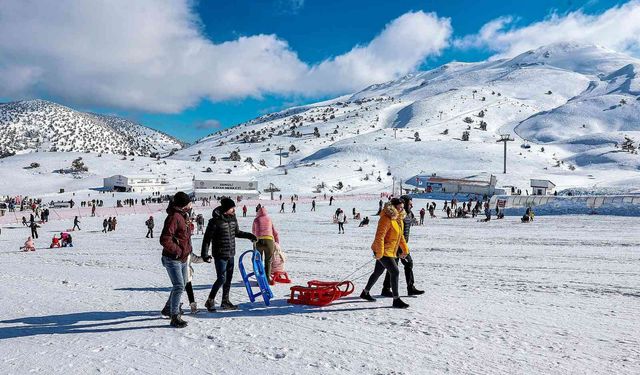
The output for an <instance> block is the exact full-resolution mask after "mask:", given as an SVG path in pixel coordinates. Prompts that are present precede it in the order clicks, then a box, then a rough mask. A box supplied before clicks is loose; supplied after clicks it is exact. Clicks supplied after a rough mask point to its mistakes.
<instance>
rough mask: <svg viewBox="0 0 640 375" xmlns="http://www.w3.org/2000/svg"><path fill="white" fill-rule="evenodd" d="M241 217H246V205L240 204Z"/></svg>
mask: <svg viewBox="0 0 640 375" xmlns="http://www.w3.org/2000/svg"><path fill="white" fill-rule="evenodd" d="M242 217H247V205H246V204H245V205H244V206H242Z"/></svg>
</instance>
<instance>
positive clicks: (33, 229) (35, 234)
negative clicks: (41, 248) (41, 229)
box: [31, 228, 38, 238]
mask: <svg viewBox="0 0 640 375" xmlns="http://www.w3.org/2000/svg"><path fill="white" fill-rule="evenodd" d="M31 237H32V238H38V230H37V229H36V228H31Z"/></svg>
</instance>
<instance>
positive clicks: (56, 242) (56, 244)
mask: <svg viewBox="0 0 640 375" xmlns="http://www.w3.org/2000/svg"><path fill="white" fill-rule="evenodd" d="M54 247H60V239H59V238H58V237H56V235H55V234H54V235H53V238H52V239H51V245H49V249H53V248H54Z"/></svg>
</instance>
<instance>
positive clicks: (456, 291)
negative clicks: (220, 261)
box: [0, 198, 640, 374]
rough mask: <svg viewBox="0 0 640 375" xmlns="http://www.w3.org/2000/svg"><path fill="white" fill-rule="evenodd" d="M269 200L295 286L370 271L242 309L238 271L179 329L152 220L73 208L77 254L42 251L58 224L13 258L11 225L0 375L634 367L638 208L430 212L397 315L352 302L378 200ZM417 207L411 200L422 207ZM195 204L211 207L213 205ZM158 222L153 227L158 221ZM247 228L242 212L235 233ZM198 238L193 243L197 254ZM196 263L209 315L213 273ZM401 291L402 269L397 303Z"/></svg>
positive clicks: (639, 360) (639, 358) (638, 354)
mask: <svg viewBox="0 0 640 375" xmlns="http://www.w3.org/2000/svg"><path fill="white" fill-rule="evenodd" d="M263 203H264V202H263ZM277 203H278V202H276V204H277ZM267 204H268V205H269V207H270V211H271V212H272V217H273V220H274V222H275V225H276V226H277V228H278V229H279V231H280V233H281V238H282V246H283V248H284V249H285V251H286V253H287V255H288V262H287V265H286V268H287V270H288V272H289V274H290V275H291V277H292V278H293V279H294V282H295V283H299V284H304V283H305V282H306V281H307V280H311V279H330V280H338V279H341V278H343V277H346V276H347V275H349V274H351V273H353V271H355V270H357V268H358V267H360V266H364V267H363V268H362V269H361V270H359V271H357V272H355V273H354V274H353V276H352V277H350V278H351V279H352V280H354V282H355V284H356V293H354V295H352V296H350V297H347V298H344V299H342V300H339V301H337V302H336V303H333V304H332V305H330V306H327V307H323V308H314V307H305V306H293V305H288V304H287V303H286V301H285V299H286V297H287V292H288V286H286V285H278V286H276V287H275V288H274V292H275V294H276V299H275V301H273V306H272V307H269V308H265V307H264V306H263V305H261V304H259V303H258V304H251V303H249V302H248V297H247V296H246V293H245V291H244V288H243V287H242V285H241V283H240V278H239V273H238V272H237V271H236V273H235V275H234V280H235V281H234V283H233V287H232V292H231V296H232V301H234V302H236V303H238V304H239V305H240V310H239V311H235V312H220V313H206V312H201V313H199V314H196V315H187V316H185V320H187V321H188V322H189V326H188V327H187V328H185V329H183V330H176V329H171V328H169V325H168V320H166V319H163V318H161V317H160V314H159V311H160V309H161V308H162V306H163V304H164V302H165V300H166V298H167V296H168V293H169V292H168V290H169V285H170V284H169V279H168V277H167V275H166V272H165V270H164V268H163V267H162V266H161V264H160V247H159V244H158V240H157V239H153V240H151V239H145V238H144V234H145V232H146V228H145V227H144V221H145V219H146V217H147V216H146V215H128V216H119V217H118V222H119V225H118V228H117V231H116V232H112V233H108V234H103V233H100V230H101V221H102V218H101V217H97V218H82V219H81V228H82V231H76V232H73V236H74V242H75V247H74V248H65V249H53V250H49V249H45V248H43V247H45V245H46V244H47V243H48V241H49V240H50V237H51V236H52V235H53V234H54V233H56V232H59V231H61V230H66V229H68V228H69V227H71V223H72V221H71V220H68V221H52V222H49V223H48V224H45V225H44V226H43V227H42V228H41V231H40V233H41V239H40V240H38V241H37V242H36V245H37V247H38V250H37V251H35V252H31V253H20V252H17V249H18V247H19V246H21V245H22V242H23V241H24V240H25V238H26V236H27V235H28V230H27V229H26V228H23V227H19V226H5V227H3V228H2V234H1V235H0V258H1V259H2V263H3V265H4V268H3V272H2V274H1V278H2V284H3V287H2V288H0V297H1V299H2V301H5V303H2V304H0V316H1V318H0V342H2V345H0V358H2V359H1V360H0V373H11V374H25V373H43V374H57V373H65V374H69V373H72V374H92V373H154V374H155V373H190V374H216V373H226V374H245V373H281V374H294V373H295V374H300V373H304V374H335V373H357V374H424V373H444V372H450V373H457V374H478V373H491V374H513V373H527V374H567V373H589V374H611V373H616V374H637V373H638V372H640V349H638V348H640V342H639V341H638V340H639V339H638V337H639V336H640V335H639V333H640V331H639V328H638V312H639V311H640V299H639V297H640V257H639V256H638V250H637V249H638V248H640V238H639V237H638V235H637V233H636V231H633V230H629V231H620V228H621V227H626V228H637V227H638V226H640V219H639V218H622V217H609V216H563V217H554V216H546V217H540V218H536V220H535V221H534V222H533V223H530V224H520V223H518V222H517V221H518V219H517V218H512V217H508V218H506V219H504V220H500V221H491V222H489V223H479V222H477V221H476V220H473V219H451V220H449V219H443V218H438V219H428V218H427V219H426V225H425V226H423V227H420V226H417V227H413V228H412V233H411V238H410V242H409V245H410V247H411V250H412V255H413V258H414V261H415V273H416V280H417V286H418V287H420V288H423V289H425V290H426V294H425V295H423V296H420V297H417V298H411V297H403V298H404V299H405V301H406V302H408V303H409V304H410V305H411V307H410V308H409V309H407V310H393V309H390V308H388V307H389V306H390V305H391V301H390V300H389V299H384V298H380V299H378V301H377V302H376V303H368V302H363V301H361V300H359V299H358V298H357V293H359V292H360V291H361V289H362V287H363V285H364V284H365V282H366V277H367V276H368V274H369V272H371V270H372V268H373V260H372V259H371V251H370V249H369V246H370V244H371V240H372V238H373V234H374V231H375V226H376V222H377V218H376V217H374V216H372V214H373V213H374V212H375V209H377V200H352V201H345V200H342V199H341V198H339V199H338V200H337V201H336V202H335V204H334V206H332V207H329V206H328V203H327V202H326V201H322V200H321V201H319V203H318V211H317V212H314V213H311V212H308V211H309V208H310V207H309V204H308V203H301V204H299V206H298V213H296V214H292V213H289V211H290V205H289V204H287V211H288V212H287V213H286V214H277V213H274V212H276V211H277V209H276V206H275V205H274V204H269V203H268V202H267ZM424 204H426V202H425V201H420V200H417V201H416V202H415V206H416V207H415V208H414V209H415V211H416V212H417V210H419V208H420V207H421V206H423V205H424ZM336 207H342V208H343V209H344V210H345V211H346V212H351V208H352V207H356V208H357V210H358V211H359V212H362V213H363V215H366V216H369V217H370V218H371V219H372V223H371V225H370V226H369V227H365V228H357V224H356V222H355V221H353V220H351V221H349V222H348V223H347V225H346V235H337V234H336V233H337V228H336V227H335V225H334V224H332V223H331V215H332V213H333V212H334V210H335V208H336ZM439 207H442V203H441V202H439ZM252 208H253V206H251V207H250V210H249V212H250V214H249V216H252V212H253V209H252ZM105 210H107V209H106V208H105ZM197 211H198V212H203V213H204V214H205V216H206V217H210V208H207V209H206V210H203V209H202V208H201V207H197ZM109 212H110V211H107V212H106V213H107V214H108V213H109ZM103 213H105V212H103V211H102V210H101V209H99V210H98V215H101V214H103ZM437 214H438V216H442V213H441V212H440V210H439V209H438V210H437ZM154 217H155V220H156V223H157V226H156V231H158V230H159V227H160V226H161V225H160V224H161V223H162V221H163V219H164V217H165V214H164V213H158V214H155V215H154ZM251 220H252V217H248V218H242V217H239V222H240V226H241V228H243V229H249V228H250V223H251ZM201 240H202V236H201V235H196V236H194V238H193V244H194V247H195V248H196V249H197V248H199V246H200V244H201ZM238 243H239V245H240V246H239V248H240V249H247V248H248V247H249V243H248V242H246V241H244V240H239V241H238ZM194 269H195V273H194V281H193V282H194V289H195V294H196V300H197V302H198V304H199V305H200V307H202V306H203V304H204V300H205V298H206V296H207V294H208V289H209V288H210V286H211V284H212V282H213V280H214V269H213V266H212V265H211V264H196V265H194ZM381 283H382V281H381V280H380V281H379V282H378V284H377V285H376V287H375V288H374V289H373V290H372V294H374V295H377V294H378V293H379V291H380V288H381ZM404 285H405V284H404V280H403V277H401V285H400V291H401V293H402V294H403V295H404V293H405V292H406V288H405V286H404ZM183 301H184V302H185V303H186V301H187V300H186V295H184V296H183Z"/></svg>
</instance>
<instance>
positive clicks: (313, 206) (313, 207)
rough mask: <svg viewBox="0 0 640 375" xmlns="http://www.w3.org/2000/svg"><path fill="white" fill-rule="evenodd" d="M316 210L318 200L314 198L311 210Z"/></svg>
mask: <svg viewBox="0 0 640 375" xmlns="http://www.w3.org/2000/svg"><path fill="white" fill-rule="evenodd" d="M315 210H316V200H315V199H313V200H312V201H311V211H315Z"/></svg>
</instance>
